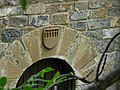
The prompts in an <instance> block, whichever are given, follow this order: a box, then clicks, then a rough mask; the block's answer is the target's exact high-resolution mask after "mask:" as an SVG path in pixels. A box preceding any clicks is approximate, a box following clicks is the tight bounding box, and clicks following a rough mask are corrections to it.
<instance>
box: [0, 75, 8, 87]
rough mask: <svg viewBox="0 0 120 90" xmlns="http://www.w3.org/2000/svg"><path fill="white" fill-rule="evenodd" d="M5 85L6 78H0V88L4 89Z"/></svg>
mask: <svg viewBox="0 0 120 90" xmlns="http://www.w3.org/2000/svg"><path fill="white" fill-rule="evenodd" d="M6 84H7V78H6V77H1V78H0V86H1V87H4V86H5V85H6Z"/></svg>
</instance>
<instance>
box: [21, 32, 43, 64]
mask: <svg viewBox="0 0 120 90" xmlns="http://www.w3.org/2000/svg"><path fill="white" fill-rule="evenodd" d="M40 38H41V34H40V32H39V30H37V31H33V32H30V33H28V34H27V35H25V36H24V37H23V39H22V40H23V44H24V47H25V48H26V50H27V51H28V52H29V54H30V56H31V58H32V61H33V62H35V61H37V60H40V58H41V52H40V47H41V41H40Z"/></svg>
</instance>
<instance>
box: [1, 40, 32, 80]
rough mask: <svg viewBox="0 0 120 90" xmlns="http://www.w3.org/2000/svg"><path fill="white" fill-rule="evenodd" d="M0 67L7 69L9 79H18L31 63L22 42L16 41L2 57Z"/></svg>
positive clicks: (6, 73)
mask: <svg viewBox="0 0 120 90" xmlns="http://www.w3.org/2000/svg"><path fill="white" fill-rule="evenodd" d="M1 61H3V62H1V63H0V68H2V69H4V70H5V75H6V76H7V78H8V79H17V78H19V77H20V75H21V74H22V72H23V71H24V70H25V69H26V68H27V67H28V66H29V65H30V64H31V58H30V56H29V54H28V53H27V52H26V51H25V49H24V47H23V46H22V45H21V43H20V42H18V41H15V42H13V43H12V44H11V46H9V47H8V48H7V49H6V52H4V56H2V57H1Z"/></svg>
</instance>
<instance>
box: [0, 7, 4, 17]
mask: <svg viewBox="0 0 120 90" xmlns="http://www.w3.org/2000/svg"><path fill="white" fill-rule="evenodd" d="M1 16H5V12H4V9H3V8H1V9H0V17H1Z"/></svg>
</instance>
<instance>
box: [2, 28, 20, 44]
mask: <svg viewBox="0 0 120 90" xmlns="http://www.w3.org/2000/svg"><path fill="white" fill-rule="evenodd" d="M21 36H22V30H21V29H20V28H7V29H5V30H3V31H2V33H1V40H2V42H5V43H8V42H12V41H14V40H15V39H18V38H20V37H21Z"/></svg>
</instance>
